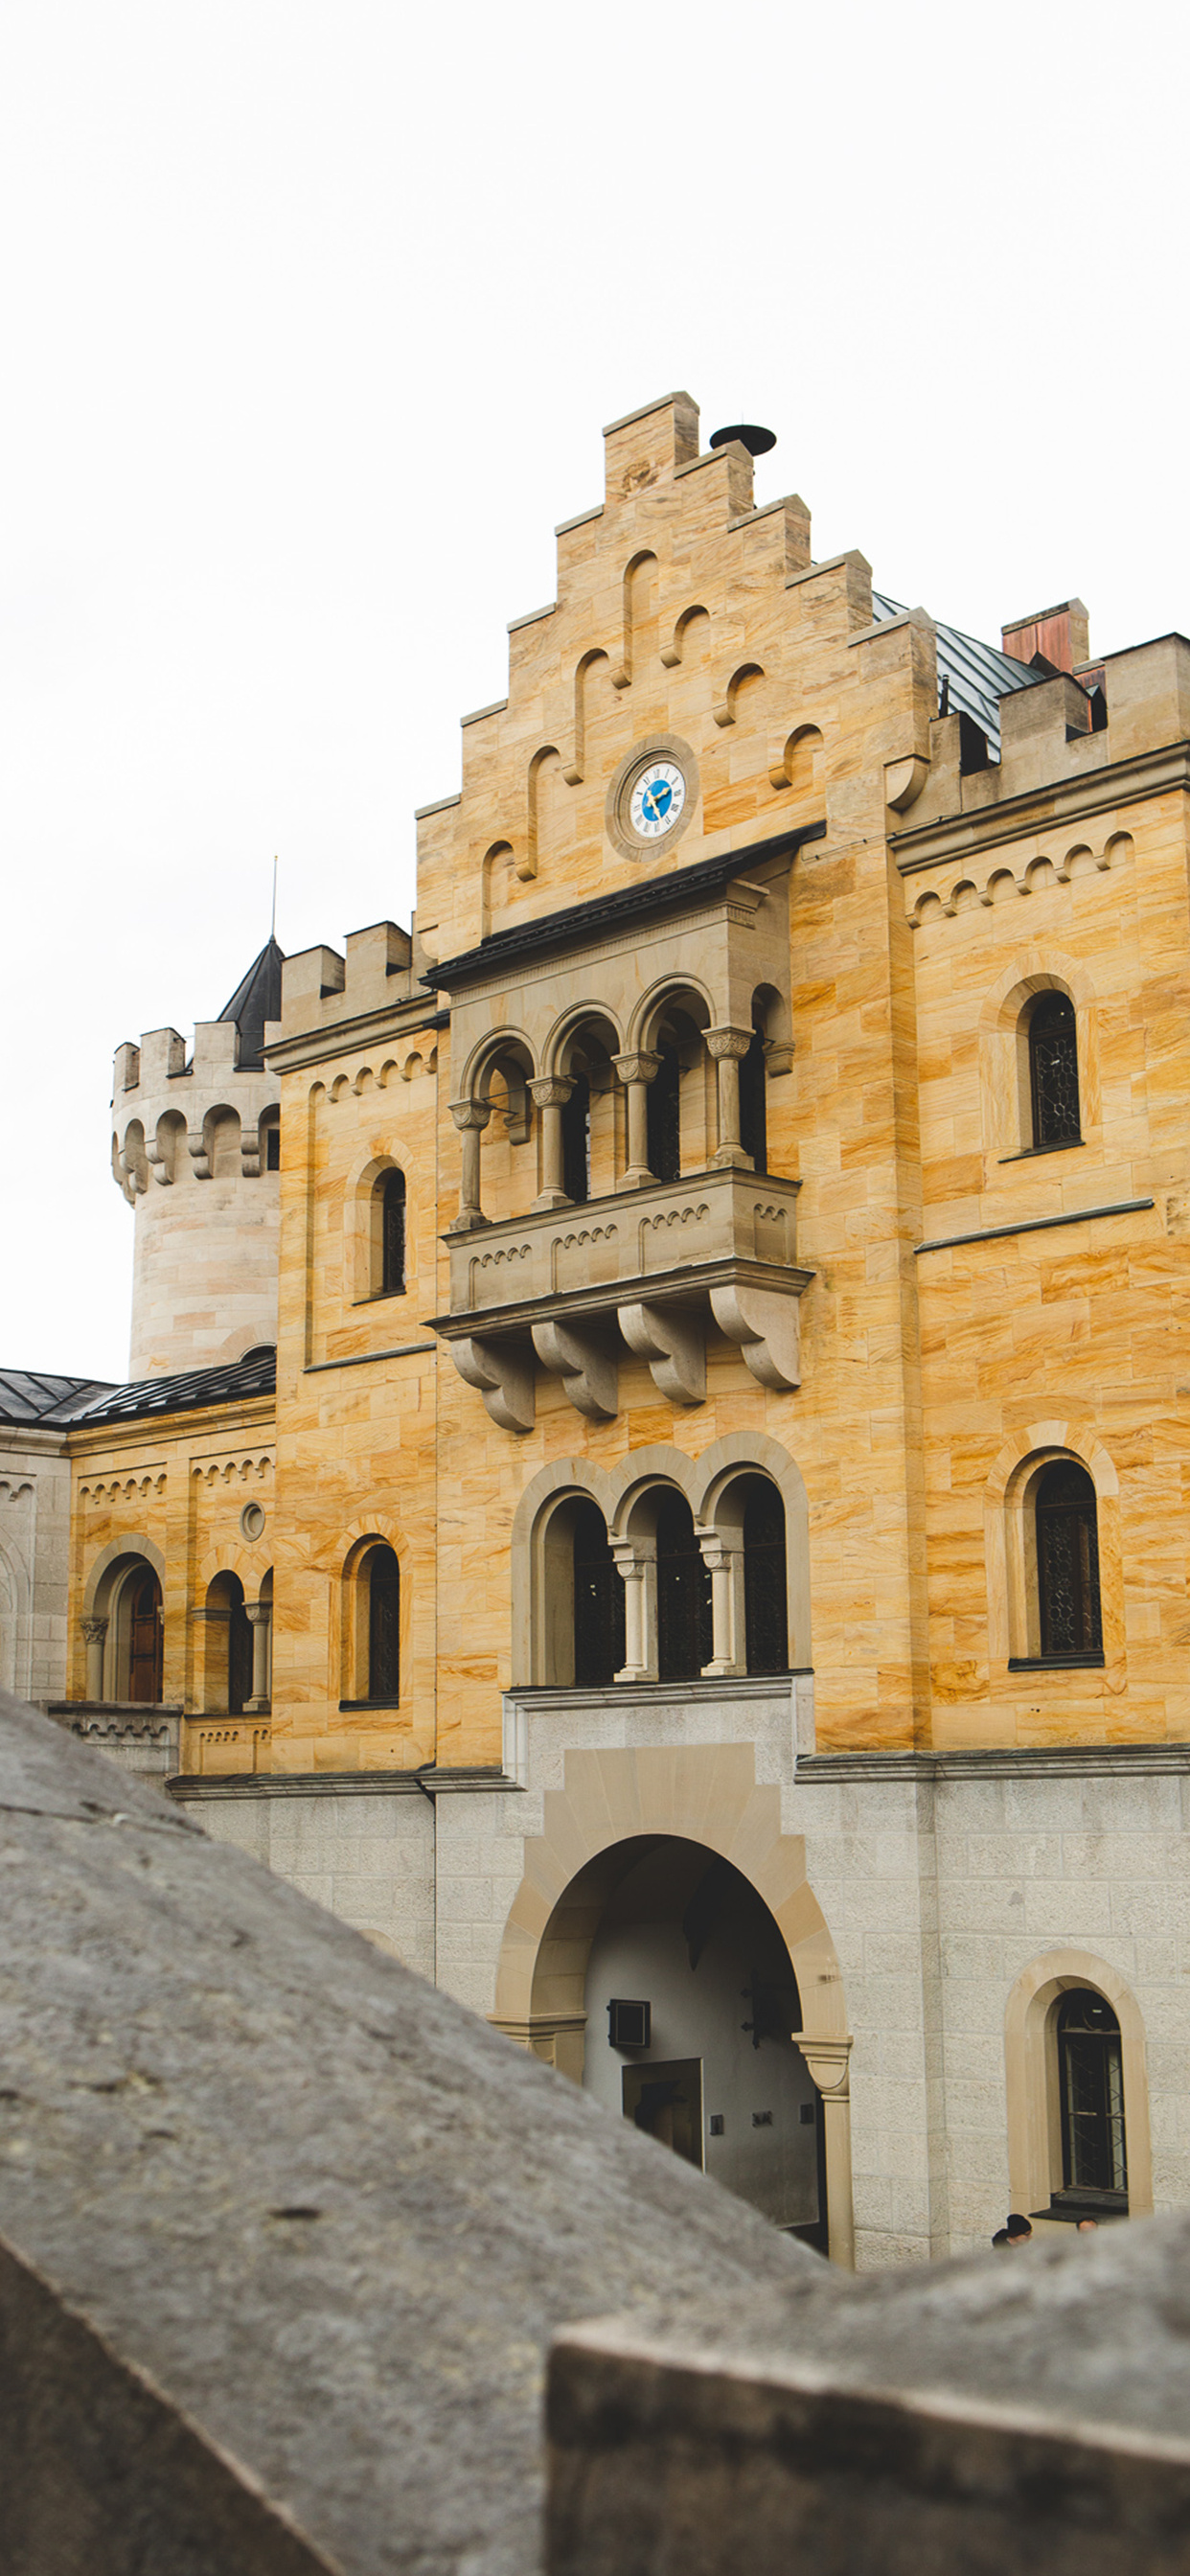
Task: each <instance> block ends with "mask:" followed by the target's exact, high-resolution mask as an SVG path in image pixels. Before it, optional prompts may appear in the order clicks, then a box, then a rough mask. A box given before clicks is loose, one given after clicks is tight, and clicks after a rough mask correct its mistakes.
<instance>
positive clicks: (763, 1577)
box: [744, 1476, 789, 1673]
mask: <svg viewBox="0 0 1190 2576" xmlns="http://www.w3.org/2000/svg"><path fill="white" fill-rule="evenodd" d="M744 1633H745V1639H746V1648H745V1651H746V1655H747V1663H748V1670H749V1672H750V1673H784V1672H788V1670H789V1617H788V1603H787V1576H786V1569H785V1505H784V1503H783V1502H782V1500H781V1497H780V1495H779V1493H778V1492H777V1488H776V1486H775V1485H770V1483H769V1481H768V1478H767V1477H765V1476H756V1477H754V1478H752V1479H750V1481H749V1487H748V1499H747V1502H746V1503H745V1505H744Z"/></svg>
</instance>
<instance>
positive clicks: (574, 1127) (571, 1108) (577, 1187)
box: [562, 1073, 591, 1207]
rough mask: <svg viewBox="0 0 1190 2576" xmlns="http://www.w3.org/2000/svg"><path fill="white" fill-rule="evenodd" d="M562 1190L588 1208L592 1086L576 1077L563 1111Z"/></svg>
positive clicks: (579, 1074)
mask: <svg viewBox="0 0 1190 2576" xmlns="http://www.w3.org/2000/svg"><path fill="white" fill-rule="evenodd" d="M562 1187H563V1189H564V1190H565V1192H566V1196H567V1198H568V1199H573V1200H574V1201H575V1203H576V1205H577V1206H579V1207H585V1206H586V1203H587V1200H588V1199H589V1198H590V1195H591V1085H590V1083H589V1082H588V1080H587V1077H586V1074H585V1073H576V1074H575V1075H574V1078H573V1081H572V1083H571V1090H570V1098H569V1100H567V1101H566V1102H565V1103H564V1104H563V1109H562Z"/></svg>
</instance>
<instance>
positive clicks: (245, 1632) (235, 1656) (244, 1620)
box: [227, 1575, 252, 1717]
mask: <svg viewBox="0 0 1190 2576" xmlns="http://www.w3.org/2000/svg"><path fill="white" fill-rule="evenodd" d="M233 1587H234V1588H233ZM228 1591H229V1593H230V1596H231V1607H230V1610H229V1612H228V1620H227V1714H228V1716H229V1717H242V1716H243V1713H244V1709H245V1707H246V1705H247V1703H248V1701H249V1700H250V1699H251V1697H252V1622H251V1620H250V1619H249V1617H248V1613H247V1611H246V1610H245V1608H244V1587H243V1584H242V1583H241V1582H240V1581H239V1580H238V1577H237V1576H235V1575H232V1577H231V1580H230V1582H229V1584H228Z"/></svg>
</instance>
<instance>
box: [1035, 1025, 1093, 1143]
mask: <svg viewBox="0 0 1190 2576" xmlns="http://www.w3.org/2000/svg"><path fill="white" fill-rule="evenodd" d="M1029 1081H1030V1088H1031V1091H1032V1097H1033V1145H1034V1150H1035V1151H1037V1152H1040V1151H1043V1150H1044V1149H1045V1148H1046V1147H1047V1146H1052V1145H1078V1144H1081V1142H1082V1137H1081V1131H1080V1127H1079V1102H1078V1041H1077V1037H1076V1033H1075V1025H1074V1008H1073V1005H1072V1004H1071V1003H1070V1002H1069V1001H1068V1000H1067V997H1066V995H1065V993H1047V994H1046V995H1045V996H1044V997H1043V999H1042V1000H1041V1001H1040V1002H1038V1004H1037V1006H1036V1009H1035V1010H1034V1013H1033V1016H1032V1019H1031V1020H1030V1022H1029Z"/></svg>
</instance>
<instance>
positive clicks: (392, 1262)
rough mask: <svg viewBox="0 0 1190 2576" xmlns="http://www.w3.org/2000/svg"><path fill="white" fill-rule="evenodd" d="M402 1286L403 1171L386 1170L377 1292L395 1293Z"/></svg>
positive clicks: (403, 1257)
mask: <svg viewBox="0 0 1190 2576" xmlns="http://www.w3.org/2000/svg"><path fill="white" fill-rule="evenodd" d="M404 1286H405V1175H404V1173H403V1172H386V1173H385V1175H384V1179H383V1181H382V1182H381V1185H380V1293H381V1296H382V1297H395V1296H398V1295H399V1294H400V1293H401V1292H402V1291H403V1289H404Z"/></svg>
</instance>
